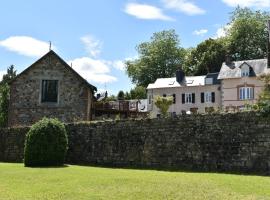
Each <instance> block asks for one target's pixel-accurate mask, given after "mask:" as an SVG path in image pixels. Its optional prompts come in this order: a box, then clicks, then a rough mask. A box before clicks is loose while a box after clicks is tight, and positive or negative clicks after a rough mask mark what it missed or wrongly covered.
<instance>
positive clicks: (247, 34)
mask: <svg viewBox="0 0 270 200" xmlns="http://www.w3.org/2000/svg"><path fill="white" fill-rule="evenodd" d="M269 17H270V14H269V13H267V12H262V11H252V10H251V9H249V8H240V7H238V8H236V9H235V11H234V12H233V13H232V15H231V22H230V23H229V27H230V28H229V29H228V41H229V43H228V48H229V51H230V53H231V56H232V58H233V59H234V60H247V59H259V58H265V57H266V52H267V39H268V31H267V20H268V19H269Z"/></svg>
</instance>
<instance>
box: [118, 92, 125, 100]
mask: <svg viewBox="0 0 270 200" xmlns="http://www.w3.org/2000/svg"><path fill="white" fill-rule="evenodd" d="M117 99H118V100H125V93H124V92H123V91H122V90H120V91H119V92H118V95H117Z"/></svg>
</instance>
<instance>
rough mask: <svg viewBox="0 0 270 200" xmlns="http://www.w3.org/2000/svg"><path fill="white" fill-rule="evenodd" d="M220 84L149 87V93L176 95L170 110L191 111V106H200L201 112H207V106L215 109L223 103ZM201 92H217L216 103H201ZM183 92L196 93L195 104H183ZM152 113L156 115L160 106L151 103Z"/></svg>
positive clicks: (178, 112) (177, 112) (177, 111)
mask: <svg viewBox="0 0 270 200" xmlns="http://www.w3.org/2000/svg"><path fill="white" fill-rule="evenodd" d="M219 87H220V85H206V86H189V87H177V88H158V89H149V90H148V95H153V96H156V95H159V96H162V95H163V94H166V95H167V96H168V95H172V94H175V95H176V103H175V104H173V105H171V106H170V108H169V111H168V112H176V114H181V111H182V110H185V111H189V110H190V108H198V112H199V113H204V112H205V107H214V108H215V109H218V108H220V105H221V92H220V90H219V89H218V88H219ZM201 92H215V103H201ZM182 93H195V104H187V103H185V104H182ZM148 106H149V108H150V112H151V115H153V116H156V115H157V114H158V113H159V110H158V108H157V107H156V106H155V105H154V104H153V101H152V104H151V105H149V104H148Z"/></svg>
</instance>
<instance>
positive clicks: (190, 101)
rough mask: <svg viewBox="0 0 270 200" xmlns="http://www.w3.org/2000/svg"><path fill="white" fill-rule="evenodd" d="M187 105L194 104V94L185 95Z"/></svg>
mask: <svg viewBox="0 0 270 200" xmlns="http://www.w3.org/2000/svg"><path fill="white" fill-rule="evenodd" d="M185 99H186V101H185V102H186V103H192V102H193V101H192V93H186V94H185Z"/></svg>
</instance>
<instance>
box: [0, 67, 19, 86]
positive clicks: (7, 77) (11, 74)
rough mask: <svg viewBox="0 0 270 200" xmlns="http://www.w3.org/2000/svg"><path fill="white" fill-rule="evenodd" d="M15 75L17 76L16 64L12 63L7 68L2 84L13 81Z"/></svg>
mask: <svg viewBox="0 0 270 200" xmlns="http://www.w3.org/2000/svg"><path fill="white" fill-rule="evenodd" d="M15 77H16V70H15V68H14V65H10V67H8V68H7V73H6V74H4V75H3V78H2V81H1V82H0V84H5V83H10V81H12V80H13V79H14V78H15Z"/></svg>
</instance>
